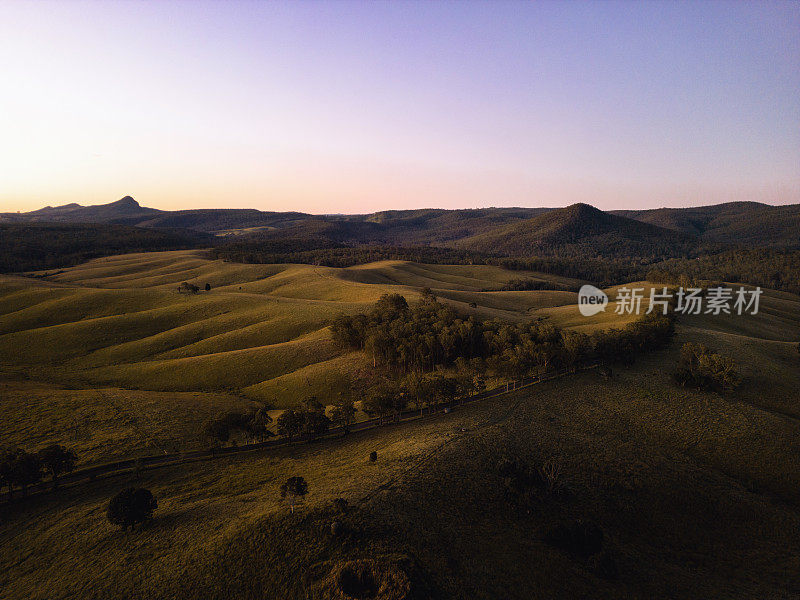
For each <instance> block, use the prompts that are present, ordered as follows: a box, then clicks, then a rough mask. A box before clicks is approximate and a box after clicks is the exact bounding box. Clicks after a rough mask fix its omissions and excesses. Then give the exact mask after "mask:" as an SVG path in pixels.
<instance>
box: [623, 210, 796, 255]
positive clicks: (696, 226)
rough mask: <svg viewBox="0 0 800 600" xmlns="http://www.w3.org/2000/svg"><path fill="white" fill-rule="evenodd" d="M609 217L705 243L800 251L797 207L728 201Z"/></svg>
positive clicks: (635, 211)
mask: <svg viewBox="0 0 800 600" xmlns="http://www.w3.org/2000/svg"><path fill="white" fill-rule="evenodd" d="M612 214H615V215H620V216H623V217H628V218H631V219H636V220H637V221H643V222H645V223H651V224H653V225H658V226H660V227H666V228H668V229H674V230H676V231H682V232H684V233H691V234H693V235H697V236H699V237H700V238H701V239H703V240H704V241H708V242H723V243H732V244H746V245H751V246H773V247H788V248H800V204H789V205H786V206H770V205H768V204H761V203H759V202H728V203H725V204H716V205H714V206H698V207H693V208H657V209H653V210H617V211H612Z"/></svg>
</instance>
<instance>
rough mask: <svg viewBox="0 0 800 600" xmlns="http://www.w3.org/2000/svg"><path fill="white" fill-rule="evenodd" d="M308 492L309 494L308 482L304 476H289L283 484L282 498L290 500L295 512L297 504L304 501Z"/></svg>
mask: <svg viewBox="0 0 800 600" xmlns="http://www.w3.org/2000/svg"><path fill="white" fill-rule="evenodd" d="M306 494H308V483H306V480H305V479H303V478H302V477H289V479H287V480H286V482H285V483H284V484H283V485H281V498H283V499H284V500H286V501H287V502H289V506H290V508H291V511H292V514H294V507H295V505H296V504H299V503H300V502H302V501H303V498H305V495H306Z"/></svg>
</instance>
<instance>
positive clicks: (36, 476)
mask: <svg viewBox="0 0 800 600" xmlns="http://www.w3.org/2000/svg"><path fill="white" fill-rule="evenodd" d="M11 479H12V481H13V482H14V483H16V484H17V485H18V486H19V487H20V488H22V495H23V496H26V495H27V493H28V486H29V485H33V484H35V483H38V482H39V481H41V479H42V463H41V461H40V460H39V455H38V454H33V453H31V452H24V451H19V452H17V454H16V457H15V459H14V462H13V463H12V466H11Z"/></svg>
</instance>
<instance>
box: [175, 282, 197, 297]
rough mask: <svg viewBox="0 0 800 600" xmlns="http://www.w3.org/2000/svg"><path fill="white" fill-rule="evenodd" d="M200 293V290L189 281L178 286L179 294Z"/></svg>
mask: <svg viewBox="0 0 800 600" xmlns="http://www.w3.org/2000/svg"><path fill="white" fill-rule="evenodd" d="M199 291H200V288H199V287H197V286H196V285H195V284H193V283H189V282H188V281H183V282H181V284H180V285H179V286H178V293H179V294H196V293H197V292H199Z"/></svg>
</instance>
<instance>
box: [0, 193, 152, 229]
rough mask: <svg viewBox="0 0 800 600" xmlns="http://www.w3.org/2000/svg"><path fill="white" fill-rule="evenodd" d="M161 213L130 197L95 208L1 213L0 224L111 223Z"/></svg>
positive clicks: (44, 209) (76, 207) (80, 207)
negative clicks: (141, 204)
mask: <svg viewBox="0 0 800 600" xmlns="http://www.w3.org/2000/svg"><path fill="white" fill-rule="evenodd" d="M159 213H161V211H160V210H156V209H155V208H145V207H143V206H140V205H139V203H138V202H136V200H134V199H133V198H131V197H130V196H125V197H124V198H122V199H120V200H117V201H116V202H111V203H110V204H100V205H97V206H81V205H80V204H74V203H73V204H65V205H64V206H55V207H53V206H47V207H45V208H40V209H39V210H34V211H32V212H28V213H2V214H0V222H6V223H8V222H12V223H13V222H22V223H24V222H28V223H30V222H48V223H112V222H115V221H118V220H120V219H134V220H137V219H144V218H147V217H151V216H153V215H157V214H159Z"/></svg>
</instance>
